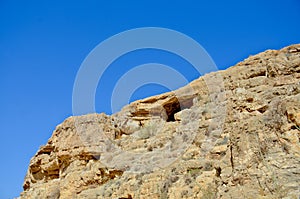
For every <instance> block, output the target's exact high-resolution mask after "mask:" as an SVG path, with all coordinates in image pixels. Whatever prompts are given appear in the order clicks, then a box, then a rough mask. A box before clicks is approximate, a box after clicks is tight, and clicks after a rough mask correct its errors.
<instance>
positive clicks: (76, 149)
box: [20, 45, 300, 199]
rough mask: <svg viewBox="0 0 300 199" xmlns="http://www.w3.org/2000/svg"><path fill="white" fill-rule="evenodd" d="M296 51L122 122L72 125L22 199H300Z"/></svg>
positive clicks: (161, 99)
mask: <svg viewBox="0 0 300 199" xmlns="http://www.w3.org/2000/svg"><path fill="white" fill-rule="evenodd" d="M299 140H300V45H292V46H289V47H286V48H284V49H281V50H278V51H276V50H268V51H266V52H263V53H260V54H258V55H255V56H251V57H249V58H248V59H246V60H244V61H243V62H240V63H238V64H237V65H236V66H233V67H231V68H228V69H227V70H225V71H218V72H215V73H211V74H208V75H205V76H203V77H200V78H199V79H197V80H195V81H193V82H191V83H190V84H189V85H187V86H185V87H183V88H181V89H179V90H177V91H173V92H169V93H164V94H161V95H158V96H154V97H149V98H146V99H143V100H138V101H136V102H133V103H131V104H129V105H127V106H125V107H124V108H123V109H122V110H121V111H120V112H119V113H116V114H114V115H111V116H108V115H105V114H89V115H84V116H76V117H70V118H68V119H66V120H65V121H64V122H63V123H62V124H60V125H58V126H57V127H56V129H55V131H54V132H53V134H52V136H51V138H50V139H49V140H48V142H47V143H46V144H45V145H44V146H42V147H41V148H40V149H39V150H38V152H37V153H36V154H35V156H34V157H33V158H32V159H31V161H30V164H29V168H28V171H27V175H26V177H25V180H24V185H23V188H24V191H23V192H22V193H21V196H20V199H23V198H24V199H25V198H26V199H31V198H39V199H40V198H51V199H52V198H60V199H69V198H87V199H91V198H95V199H96V198H98V199H100V198H101V199H102V198H119V199H120V198H127V199H130V198H134V199H136V198H141V199H142V198H145V199H146V198H157V199H158V198H170V199H177V198H295V199H296V198H298V197H299V196H300V187H299V185H300V143H299Z"/></svg>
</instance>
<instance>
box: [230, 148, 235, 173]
mask: <svg viewBox="0 0 300 199" xmlns="http://www.w3.org/2000/svg"><path fill="white" fill-rule="evenodd" d="M230 164H231V168H232V173H233V171H234V164H233V153H232V145H230Z"/></svg>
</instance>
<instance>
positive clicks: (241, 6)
mask: <svg viewBox="0 0 300 199" xmlns="http://www.w3.org/2000/svg"><path fill="white" fill-rule="evenodd" d="M299 19H300V1H299V0H285V1H283V0H272V1H271V0H270V1H269V0H265V1H262V0H251V1H250V0H244V1H241V0H239V1H230V0H228V1H216V0H211V1H199V0H194V1H189V0H187V1H177V0H173V1H164V0H151V1H141V0H139V1H135V0H132V1H121V0H120V1H115V0H111V1H96V0H87V1H74V0H73V1H70V0H65V1H56V0H53V1H46V0H44V1H41V0H39V1H32V0H28V1H21V0H0V154H1V157H0V161H1V163H0V185H1V186H0V198H1V199H8V198H13V197H17V196H19V193H20V192H21V191H22V183H23V179H24V176H25V174H26V170H27V168H28V164H29V161H30V158H31V157H32V156H33V155H34V154H35V152H36V151H37V150H38V148H39V147H40V146H41V145H43V144H45V143H46V142H47V140H48V138H49V137H50V136H51V134H52V131H53V130H54V129H55V126H56V125H58V124H59V123H61V122H62V121H63V120H64V119H65V118H67V117H69V116H71V115H72V89H73V83H74V80H75V77H76V74H77V71H78V69H79V67H80V65H81V63H82V61H83V60H84V58H85V57H86V56H87V55H88V53H89V52H90V51H91V50H92V49H93V48H94V47H96V46H97V45H98V44H99V43H100V42H101V41H103V40H105V39H107V38H108V37H110V36H112V35H114V34H117V33H119V32H122V31H125V30H128V29H132V28H138V27H148V26H152V27H153V26H154V27H164V28H170V29H174V30H177V31H180V32H182V33H184V34H186V35H189V36H190V37H192V38H193V39H195V40H196V41H197V42H199V43H200V44H201V45H202V46H203V47H204V48H205V49H206V51H207V52H208V53H209V54H210V56H211V57H212V58H213V60H214V61H215V63H216V65H217V66H218V68H219V69H225V68H228V67H229V66H232V65H234V64H236V63H237V62H239V61H242V60H243V59H245V58H247V57H248V56H249V55H253V54H256V53H258V52H261V51H264V50H266V49H280V48H282V47H284V46H287V45H291V44H295V43H299V42H300V26H299V24H300V23H299ZM158 54H160V55H158ZM153 59H154V61H155V62H158V63H164V64H169V65H173V67H174V68H176V69H178V70H180V72H181V73H183V74H185V75H186V76H187V79H188V80H189V81H191V80H193V79H195V78H197V77H198V75H195V73H194V71H193V70H189V69H188V68H189V67H188V64H187V63H185V62H184V60H180V59H178V58H177V57H174V56H171V55H170V54H168V53H166V52H159V51H149V52H144V53H142V52H135V53H129V54H128V56H124V57H121V58H120V59H119V60H117V61H116V63H115V64H117V65H123V66H126V67H127V68H126V67H125V68H126V70H128V69H130V67H133V66H134V65H136V64H142V63H148V62H149V61H153ZM126 70H125V72H126ZM121 72H124V70H121V69H118V67H112V68H111V70H110V71H107V73H106V78H104V80H101V81H102V83H103V85H106V87H105V86H104V87H103V92H102V90H99V89H98V90H97V95H96V101H98V100H99V101H100V99H101V100H102V101H104V102H103V104H102V105H101V104H100V105H99V104H96V107H97V112H106V113H108V114H109V113H110V111H109V107H108V106H109V103H108V102H109V99H110V94H111V88H113V85H114V83H115V81H116V78H113V77H115V74H117V75H116V76H118V75H120V73H121ZM110 79H111V81H109V80H110ZM101 81H100V83H101ZM103 81H104V82H103ZM100 83H99V84H100ZM166 90H167V89H166V88H164V87H162V86H158V85H147V86H144V87H142V88H140V89H138V90H137V91H136V92H135V93H134V95H133V97H132V99H139V98H142V97H146V96H149V95H153V94H156V93H160V92H163V91H166ZM103 93H104V94H103ZM105 101H107V102H105Z"/></svg>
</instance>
